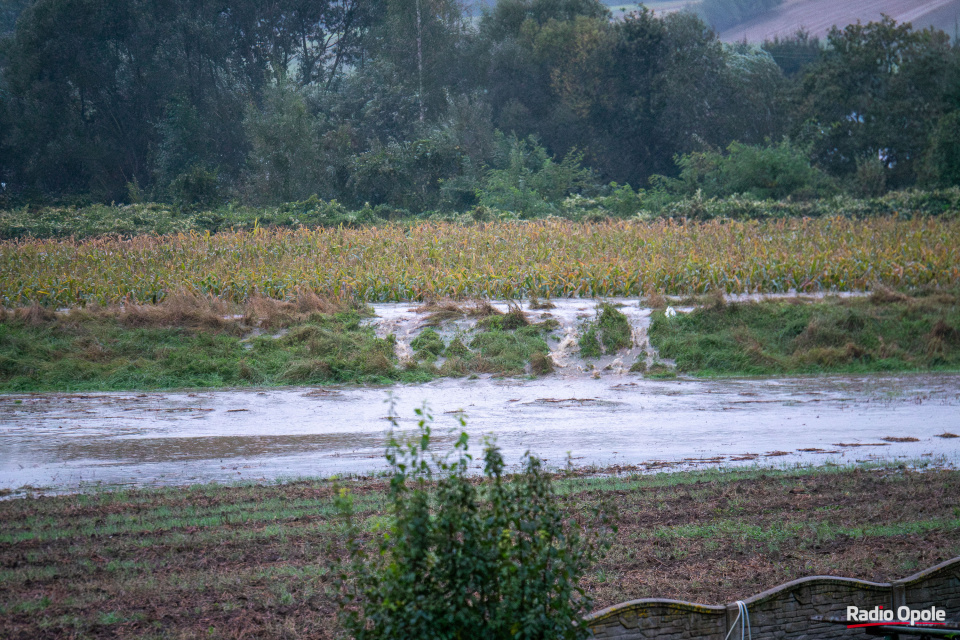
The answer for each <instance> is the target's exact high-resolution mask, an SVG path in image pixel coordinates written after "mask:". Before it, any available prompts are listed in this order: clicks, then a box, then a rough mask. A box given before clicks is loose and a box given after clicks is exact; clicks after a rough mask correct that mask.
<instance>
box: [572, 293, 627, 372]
mask: <svg viewBox="0 0 960 640" xmlns="http://www.w3.org/2000/svg"><path fill="white" fill-rule="evenodd" d="M631 345H633V337H632V332H631V329H630V321H629V320H628V319H627V316H625V315H624V314H623V313H622V312H620V311H619V310H618V309H617V308H616V307H614V306H613V305H612V304H609V303H607V302H603V303H601V304H600V306H599V307H598V309H597V317H596V319H595V320H593V321H588V322H584V323H583V327H582V328H581V331H580V355H581V356H582V357H584V358H599V357H600V356H602V355H604V354H611V353H616V352H617V351H620V350H621V349H628V348H629V347H630V346H631Z"/></svg>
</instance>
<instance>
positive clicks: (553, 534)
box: [338, 410, 609, 640]
mask: <svg viewBox="0 0 960 640" xmlns="http://www.w3.org/2000/svg"><path fill="white" fill-rule="evenodd" d="M417 414H418V415H419V416H420V420H419V429H420V431H419V437H417V438H415V439H412V440H410V441H409V442H406V443H401V442H400V441H398V440H397V439H396V438H395V437H394V436H391V438H390V440H389V443H388V446H387V454H386V455H387V461H388V462H389V463H390V473H391V479H390V491H389V498H388V502H389V506H390V520H389V521H388V522H387V523H384V524H383V525H381V526H380V527H378V528H377V529H376V530H375V532H374V535H373V539H372V540H371V541H370V542H364V539H369V536H367V535H365V534H364V532H363V531H362V530H361V526H360V523H359V522H358V521H357V519H356V515H355V513H354V511H353V508H352V499H351V496H350V495H349V493H346V492H345V491H341V493H340V497H339V499H338V506H339V508H340V510H341V512H342V513H343V515H344V516H345V518H346V525H347V540H348V545H347V550H348V553H349V559H348V560H347V561H346V562H345V563H344V564H343V565H341V566H340V585H341V589H342V590H341V599H340V604H341V610H340V612H341V615H340V619H341V622H342V624H343V627H344V629H345V630H346V631H347V633H348V634H349V635H350V636H351V637H353V638H355V639H356V640H373V639H384V640H386V639H389V640H403V639H406V638H410V639H411V640H414V639H415V640H441V639H442V640H446V639H450V640H454V639H459V638H489V639H491V640H499V639H503V640H506V639H507V638H510V639H518V640H535V639H536V640H546V639H548V638H549V639H550V640H554V639H557V640H560V639H570V640H573V639H579V638H587V637H589V636H590V631H589V629H588V628H587V626H586V625H585V624H584V621H583V615H584V614H585V613H586V612H588V611H589V610H590V603H591V601H590V597H589V596H588V595H587V593H586V592H585V590H584V589H583V587H582V586H580V579H581V577H582V576H583V575H584V573H585V572H586V571H587V570H588V569H589V568H590V566H591V565H592V564H593V563H594V562H595V561H596V560H597V559H598V558H599V557H600V556H601V555H602V553H603V552H604V551H605V550H606V548H607V547H608V544H609V537H608V536H607V514H606V513H605V512H603V511H597V512H596V513H594V514H593V516H592V517H590V516H586V517H584V516H581V517H580V519H579V521H578V519H576V518H573V517H571V516H569V515H568V514H566V513H565V512H564V510H563V509H562V508H561V506H560V504H559V502H558V498H557V496H556V495H555V493H554V490H553V487H552V484H551V477H550V475H549V474H548V473H546V472H544V470H543V468H542V466H541V463H540V461H539V460H537V459H536V458H534V457H528V458H527V459H526V462H525V464H524V468H523V471H522V472H520V473H518V474H516V475H515V476H513V477H511V478H507V477H505V475H504V469H505V464H504V460H503V457H502V455H501V453H500V451H499V450H498V449H497V448H496V447H494V446H491V445H488V446H487V448H486V449H485V451H484V455H483V476H484V477H483V481H482V482H477V481H476V480H474V479H473V478H471V477H470V476H468V470H469V467H470V463H471V461H472V456H471V455H470V454H469V453H468V450H467V435H466V433H461V434H460V438H459V439H458V440H457V442H456V445H455V447H454V450H453V452H452V454H450V455H448V456H447V457H444V458H440V457H436V456H435V455H433V454H432V453H431V451H430V449H429V447H430V440H431V429H430V420H431V418H430V416H429V415H428V414H427V413H426V411H425V410H418V411H417ZM460 424H461V426H463V424H464V422H463V419H462V418H461V419H460ZM394 425H395V426H396V421H394Z"/></svg>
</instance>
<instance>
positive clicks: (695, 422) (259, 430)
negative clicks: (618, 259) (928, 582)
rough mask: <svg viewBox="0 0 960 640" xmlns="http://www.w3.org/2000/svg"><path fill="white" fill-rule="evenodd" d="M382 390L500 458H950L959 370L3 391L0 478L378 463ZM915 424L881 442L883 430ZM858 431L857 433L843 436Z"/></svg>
mask: <svg viewBox="0 0 960 640" xmlns="http://www.w3.org/2000/svg"><path fill="white" fill-rule="evenodd" d="M391 392H392V394H393V398H394V400H395V403H396V412H397V415H399V416H400V428H401V429H402V430H406V429H413V428H414V427H415V416H414V413H413V411H414V409H415V408H416V407H419V406H421V405H422V404H423V403H427V404H428V405H429V407H430V408H431V409H432V412H433V415H434V416H435V418H436V420H435V424H434V430H435V434H436V435H437V436H438V440H439V441H441V444H443V443H449V442H450V441H451V439H452V438H453V435H452V432H451V431H450V430H451V429H452V428H454V427H456V421H455V418H454V416H453V415H449V414H451V413H452V412H455V411H457V410H460V409H462V410H464V411H465V413H466V416H467V421H468V422H467V431H468V432H469V433H470V434H471V442H473V443H474V446H475V448H476V449H479V448H480V439H481V438H482V437H483V436H484V435H493V436H495V437H496V439H497V441H498V443H499V445H500V446H501V447H502V448H503V450H504V452H505V454H506V457H507V459H508V462H511V463H515V462H516V461H518V460H519V459H520V457H521V456H522V454H523V453H524V451H526V450H530V451H531V452H533V453H535V454H537V455H539V456H541V457H543V458H545V459H546V460H547V461H548V464H549V465H556V466H558V467H560V466H563V465H565V464H566V460H567V455H568V452H569V453H570V455H571V457H572V458H573V463H574V464H576V465H584V466H585V465H599V466H604V467H607V466H611V465H619V466H620V467H621V468H632V467H636V468H637V469H639V470H649V469H658V468H675V469H680V468H689V467H695V466H701V465H708V464H709V465H723V466H730V465H738V464H748V465H754V464H762V465H776V466H780V465H784V464H787V465H792V464H796V463H800V464H814V463H823V462H826V461H834V462H837V463H841V464H843V463H854V462H857V461H864V460H872V459H884V460H897V459H909V460H924V459H929V460H937V461H939V462H941V463H946V464H953V463H955V462H957V461H958V460H960V438H957V439H945V438H939V437H937V435H938V434H942V433H944V432H945V431H948V432H953V433H958V432H960V375H911V376H863V377H838V376H830V377H808V378H780V379H762V380H754V379H736V380H680V381H677V380H673V381H653V380H647V379H644V378H642V377H639V376H636V375H630V374H620V373H613V372H603V374H602V375H600V377H599V378H593V377H592V376H591V375H583V374H581V375H576V376H566V377H564V376H563V375H553V376H548V377H546V378H541V379H537V380H495V379H491V378H480V379H476V380H451V379H442V380H437V381H435V382H432V383H429V384H423V385H401V386H396V387H393V388H392V389H391V390H388V389H386V388H371V387H360V388H358V387H344V388H287V389H271V390H228V391H212V392H193V393H189V392H180V393H103V394H83V395H78V394H30V395H4V396H0V489H11V490H14V491H15V493H14V495H17V494H20V493H22V492H23V491H25V490H26V489H24V488H25V487H35V488H42V489H43V490H46V491H70V490H76V489H82V488H84V487H89V486H96V485H101V484H104V485H138V486H139V485H164V484H188V483H195V482H208V481H218V482H232V481H241V480H258V481H272V480H277V479H289V478H295V477H301V476H328V475H331V474H339V473H344V472H349V473H357V474H366V473H370V472H374V471H376V470H378V469H382V468H384V462H383V456H382V453H383V444H384V437H385V433H386V431H387V429H388V428H389V426H390V423H389V421H388V420H387V419H386V418H387V416H388V412H389V406H388V404H387V403H386V400H387V398H388V395H389V393H391ZM885 437H895V438H904V437H912V438H917V441H916V442H904V443H891V442H885V441H883V440H882V438H885ZM850 445H865V446H850Z"/></svg>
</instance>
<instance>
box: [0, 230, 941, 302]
mask: <svg viewBox="0 0 960 640" xmlns="http://www.w3.org/2000/svg"><path fill="white" fill-rule="evenodd" d="M958 247H960V218H956V217H946V216H943V217H923V216H921V217H916V218H913V219H905V218H902V217H900V218H898V217H883V218H871V219H865V220H857V219H849V218H842V217H834V218H819V219H788V220H775V221H762V222H757V221H747V222H736V221H730V220H712V221H706V222H691V221H679V222H678V221H674V220H657V221H653V222H643V221H640V220H613V221H603V222H597V223H574V222H569V221H565V220H552V219H551V220H544V221H535V222H501V223H490V224H485V225H475V226H466V225H460V224H453V223H420V224H415V225H397V224H385V225H384V226H379V227H364V228H346V227H338V228H335V229H327V228H300V229H260V228H258V229H254V230H251V231H224V232H221V233H216V234H205V233H195V232H190V233H179V234H170V235H165V236H138V237H135V238H130V239H124V238H118V237H100V238H94V239H87V240H77V239H62V240H8V241H2V242H0V304H2V305H3V306H5V307H8V308H10V307H17V306H26V305H30V304H33V303H37V304H40V305H43V306H45V307H49V308H58V307H77V306H90V305H101V306H106V305H112V304H121V303H124V304H128V303H136V304H151V303H156V302H160V301H162V300H164V299H165V298H166V297H168V296H170V295H172V294H173V293H174V292H178V291H189V292H193V293H195V294H199V295H213V296H217V297H219V298H221V299H223V300H227V301H230V302H232V303H237V304H243V303H245V302H246V301H247V300H250V299H251V298H254V297H257V296H262V297H266V298H275V299H289V298H291V297H293V296H295V295H296V293H297V291H299V290H304V289H309V290H312V291H314V292H316V294H317V295H319V296H321V297H324V298H354V299H358V300H362V301H366V302H380V301H401V300H439V299H443V298H445V297H451V298H454V299H466V298H471V297H479V298H485V299H520V298H529V297H533V296H535V297H539V298H550V297H571V296H574V297H575V296H579V297H609V296H640V295H644V294H648V293H649V292H651V291H652V292H659V293H660V294H670V295H675V294H684V295H687V294H702V293H706V292H709V291H726V292H786V291H788V290H790V289H795V290H797V291H805V292H806V291H824V290H841V291H849V290H858V289H866V288H869V287H872V286H873V285H874V284H877V283H879V284H883V285H886V286H889V287H892V288H906V287H921V286H940V287H951V286H955V285H957V284H958V283H960V266H958V265H960V254H958V251H960V249H958ZM440 311H442V310H440V309H438V312H440Z"/></svg>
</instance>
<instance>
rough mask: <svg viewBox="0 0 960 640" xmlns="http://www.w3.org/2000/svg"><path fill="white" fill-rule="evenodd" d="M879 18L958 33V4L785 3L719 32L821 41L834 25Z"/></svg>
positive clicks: (731, 37)
mask: <svg viewBox="0 0 960 640" xmlns="http://www.w3.org/2000/svg"><path fill="white" fill-rule="evenodd" d="M881 14H885V15H888V16H890V17H891V18H893V19H894V20H896V21H897V22H910V23H912V24H913V26H914V28H918V29H922V28H926V27H930V26H933V27H935V28H937V29H941V30H943V31H945V32H947V33H948V34H950V36H951V37H956V36H957V35H958V34H957V32H958V30H960V0H786V2H784V3H783V5H782V6H781V7H779V8H778V9H776V10H774V11H771V12H770V13H769V14H767V15H765V16H761V17H759V18H755V19H753V20H750V21H749V22H744V23H742V24H739V25H737V26H736V27H731V28H730V29H727V30H726V31H722V32H721V33H720V39H721V40H723V41H724V42H737V41H742V40H744V39H746V40H747V41H748V42H763V41H764V40H768V39H773V37H774V36H779V37H781V38H783V37H789V36H792V35H793V34H794V33H796V32H797V30H798V29H800V28H804V29H806V30H807V31H809V32H810V33H811V35H816V36H821V37H822V36H824V35H826V33H827V32H828V31H829V30H830V28H831V27H832V26H834V25H836V26H838V27H841V28H842V27H845V26H846V25H848V24H853V23H855V22H856V21H857V20H859V21H860V22H863V23H866V22H870V21H876V20H879V19H880V17H881Z"/></svg>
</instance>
